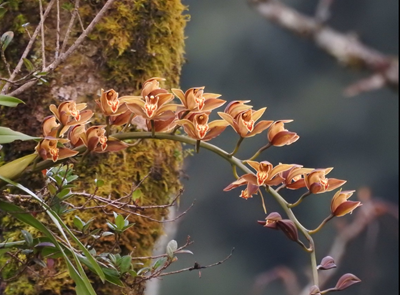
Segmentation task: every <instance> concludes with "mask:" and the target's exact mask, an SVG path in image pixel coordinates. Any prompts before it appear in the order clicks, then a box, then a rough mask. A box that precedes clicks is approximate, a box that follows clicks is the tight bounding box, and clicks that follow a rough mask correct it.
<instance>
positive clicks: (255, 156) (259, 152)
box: [248, 143, 272, 161]
mask: <svg viewBox="0 0 400 295" xmlns="http://www.w3.org/2000/svg"><path fill="white" fill-rule="evenodd" d="M271 146H272V144H271V143H267V144H266V145H264V146H263V147H261V148H260V149H259V150H258V151H257V152H256V153H255V154H254V155H253V156H252V157H251V158H250V159H248V161H253V160H254V159H256V158H257V157H258V156H259V155H260V154H261V153H262V152H263V151H265V150H266V149H268V148H269V147H271Z"/></svg>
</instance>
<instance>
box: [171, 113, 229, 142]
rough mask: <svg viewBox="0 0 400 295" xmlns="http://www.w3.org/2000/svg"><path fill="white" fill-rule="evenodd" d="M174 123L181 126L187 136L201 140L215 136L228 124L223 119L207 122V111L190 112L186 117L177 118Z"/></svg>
mask: <svg viewBox="0 0 400 295" xmlns="http://www.w3.org/2000/svg"><path fill="white" fill-rule="evenodd" d="M176 124H177V125H180V126H182V127H183V129H184V130H185V132H186V133H187V135H188V136H189V137H191V138H194V139H196V140H202V141H208V140H210V139H213V138H214V137H217V136H218V135H220V134H221V132H222V131H224V130H225V128H226V127H227V126H228V123H227V122H225V121H224V120H215V121H213V122H211V123H208V114H207V113H192V114H191V115H190V116H189V117H188V118H187V119H181V120H177V121H176Z"/></svg>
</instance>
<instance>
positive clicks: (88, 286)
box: [0, 175, 105, 295]
mask: <svg viewBox="0 0 400 295" xmlns="http://www.w3.org/2000/svg"><path fill="white" fill-rule="evenodd" d="M0 179H2V180H4V181H6V182H8V183H9V184H11V185H13V186H15V187H17V188H19V189H21V190H22V191H24V192H26V193H28V194H29V195H31V196H32V197H33V198H34V199H35V200H36V201H38V202H39V203H40V205H41V206H42V207H43V208H44V209H45V210H46V213H47V214H48V215H49V216H50V218H51V219H52V221H53V222H54V224H55V225H56V226H57V228H58V229H59V231H60V233H61V234H62V236H63V237H64V239H65V242H67V244H68V246H70V247H71V249H72V246H71V245H70V244H69V240H68V238H67V236H66V234H65V232H64V230H65V231H66V232H67V233H68V235H69V236H70V237H71V239H72V240H73V241H74V242H75V243H76V244H77V245H78V247H79V248H80V249H81V251H82V252H83V254H85V256H86V257H87V259H88V260H89V261H90V263H92V265H93V269H94V271H95V272H96V274H97V275H98V276H99V278H100V279H101V281H102V282H104V280H105V276H104V273H103V271H102V270H101V268H100V265H99V264H98V263H97V261H96V259H94V257H93V256H92V255H91V254H90V253H89V250H88V249H87V248H86V247H85V246H84V245H83V244H82V243H81V241H79V239H78V238H77V237H76V236H75V235H74V234H73V232H72V231H71V230H70V229H69V228H68V227H67V226H66V225H65V223H64V222H63V221H62V220H61V218H60V217H59V216H58V215H57V214H56V213H55V212H54V211H53V210H52V209H51V208H50V207H49V206H48V205H47V204H46V203H44V202H43V200H42V199H41V198H39V197H38V196H37V195H36V194H34V193H33V192H32V191H31V190H29V189H28V188H26V187H24V186H23V185H21V184H19V183H16V182H14V181H12V180H9V179H6V178H4V177H2V176H1V175H0ZM29 216H31V215H29ZM35 220H36V219H35ZM46 230H47V228H46ZM71 254H72V255H73V257H74V259H75V261H76V266H77V268H78V270H79V274H80V276H79V277H80V278H81V279H82V280H83V282H84V286H83V287H85V288H84V289H82V288H78V285H77V290H79V291H80V292H83V293H81V294H85V295H87V294H91V295H95V294H96V293H95V291H94V289H93V287H92V285H91V283H90V282H89V279H88V277H87V276H86V274H85V271H84V269H83V267H82V265H81V264H80V263H79V260H78V257H77V254H76V253H75V251H71ZM67 266H68V267H69V265H68V263H67ZM71 277H72V278H73V279H74V281H75V279H77V280H78V279H79V278H78V277H76V276H74V274H71ZM85 290H88V291H86V293H84V292H85ZM88 292H89V293H88ZM78 294H79V293H78ZM79 295H80V294H79Z"/></svg>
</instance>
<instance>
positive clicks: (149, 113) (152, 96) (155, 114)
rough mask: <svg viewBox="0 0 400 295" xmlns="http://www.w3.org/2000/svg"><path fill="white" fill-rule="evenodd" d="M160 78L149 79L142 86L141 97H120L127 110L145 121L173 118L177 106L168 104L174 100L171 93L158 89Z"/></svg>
mask: <svg viewBox="0 0 400 295" xmlns="http://www.w3.org/2000/svg"><path fill="white" fill-rule="evenodd" d="M160 80H164V79H162V78H151V79H149V80H147V81H146V82H145V83H144V84H143V89H142V93H141V96H124V97H121V99H123V100H124V101H125V102H126V105H127V107H128V109H129V110H130V111H131V112H133V113H134V114H136V115H140V116H142V117H143V118H145V119H146V120H168V119H170V118H171V117H174V116H175V113H174V112H175V111H176V109H177V107H178V106H179V105H177V104H169V102H171V101H172V100H173V99H174V95H173V94H172V93H168V91H167V90H165V89H162V88H160V87H159V81H160Z"/></svg>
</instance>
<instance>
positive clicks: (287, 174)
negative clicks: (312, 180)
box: [281, 165, 314, 190]
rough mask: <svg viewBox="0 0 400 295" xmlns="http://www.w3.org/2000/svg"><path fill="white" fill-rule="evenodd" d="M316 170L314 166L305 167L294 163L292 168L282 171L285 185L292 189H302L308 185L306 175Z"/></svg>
mask: <svg viewBox="0 0 400 295" xmlns="http://www.w3.org/2000/svg"><path fill="white" fill-rule="evenodd" d="M312 171H314V168H304V167H303V166H301V165H294V166H293V167H292V168H291V169H289V170H286V171H284V172H282V173H281V176H282V178H284V179H285V181H284V184H285V187H286V188H288V189H291V190H296V189H300V188H303V187H305V186H306V183H305V181H304V175H306V174H308V173H310V172H312Z"/></svg>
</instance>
